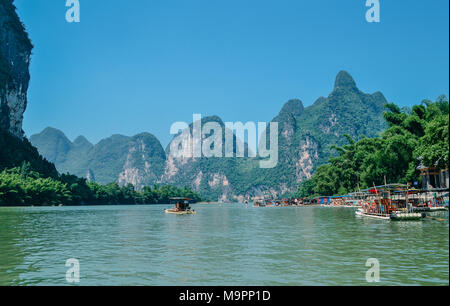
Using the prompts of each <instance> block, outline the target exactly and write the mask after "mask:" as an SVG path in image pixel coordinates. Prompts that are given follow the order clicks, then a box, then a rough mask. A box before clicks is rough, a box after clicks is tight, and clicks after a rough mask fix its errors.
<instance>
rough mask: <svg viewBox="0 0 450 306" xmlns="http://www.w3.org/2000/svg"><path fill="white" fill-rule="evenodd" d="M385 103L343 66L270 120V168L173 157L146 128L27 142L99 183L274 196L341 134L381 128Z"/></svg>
mask: <svg viewBox="0 0 450 306" xmlns="http://www.w3.org/2000/svg"><path fill="white" fill-rule="evenodd" d="M386 103H387V101H386V99H385V97H384V96H383V94H382V93H380V92H376V93H374V94H366V93H363V92H361V91H360V90H359V89H358V87H357V86H356V83H355V81H354V80H353V78H352V77H351V75H350V74H348V73H347V72H345V71H341V72H339V74H338V75H337V77H336V81H335V86H334V89H333V91H332V92H331V94H330V95H329V96H328V97H326V98H325V97H320V98H319V99H317V101H316V102H315V103H314V104H312V105H311V106H309V107H306V108H305V107H304V106H303V103H302V102H301V101H300V100H290V101H288V102H287V103H286V104H285V105H284V106H283V107H282V109H281V111H280V113H279V114H278V115H277V116H276V117H275V118H274V119H273V120H272V121H273V122H278V124H279V140H278V141H279V162H278V165H277V166H276V167H275V168H272V169H261V168H259V163H258V158H249V157H245V158H204V157H203V158H193V157H191V158H183V159H175V158H173V157H172V156H171V155H170V154H169V151H170V150H169V148H170V144H169V146H168V148H167V149H166V150H164V149H163V148H162V146H161V143H160V142H159V141H158V139H157V138H156V137H155V136H153V135H151V134H149V133H142V134H139V135H136V136H133V137H127V136H122V135H113V136H111V137H109V138H106V139H103V140H102V141H100V142H99V143H98V144H96V145H93V144H91V143H90V142H89V141H88V140H87V139H86V138H85V137H83V136H79V137H78V138H76V139H75V140H74V141H73V142H71V141H70V140H69V139H68V138H67V137H66V136H65V135H64V133H63V132H61V131H59V130H56V129H54V128H46V129H45V130H44V131H42V132H41V133H39V134H36V135H33V136H31V137H30V141H31V143H32V144H33V145H34V146H36V147H37V148H38V150H39V152H40V153H41V154H42V155H43V156H44V157H45V158H46V159H47V160H48V161H50V162H53V163H54V164H55V165H56V167H57V169H58V171H60V172H63V173H66V172H69V173H71V174H75V175H78V176H82V177H87V178H88V179H90V180H95V181H97V182H99V183H102V184H104V183H109V182H113V181H115V182H118V183H119V184H127V183H132V184H133V185H135V186H136V187H138V188H141V187H143V186H145V185H153V184H173V185H177V186H180V187H184V186H189V187H191V188H193V189H194V190H195V191H198V192H200V193H202V194H203V195H204V196H206V197H209V198H210V199H213V200H217V199H221V200H224V201H230V200H243V199H244V198H247V197H251V196H260V195H270V196H274V197H275V196H280V195H282V194H285V193H289V192H293V191H296V190H297V188H298V186H299V185H300V183H301V182H302V181H304V180H305V179H308V178H310V177H311V175H312V174H313V172H314V170H315V169H316V167H317V166H318V165H320V164H323V163H326V162H327V160H328V158H329V157H330V156H332V154H333V151H332V150H331V146H332V145H341V144H343V143H345V141H346V139H345V137H343V135H344V134H349V135H350V136H351V137H353V138H355V139H358V138H360V137H362V136H367V137H373V136H376V135H377V134H379V132H381V131H382V130H384V128H385V123H384V120H383V115H382V114H383V108H384V105H385V104H386ZM211 121H215V122H217V123H219V125H221V126H222V127H224V123H223V121H222V120H221V119H220V118H219V117H217V116H211V117H206V118H203V119H202V124H205V123H207V122H211ZM190 128H192V125H191V127H190ZM223 131H225V129H223ZM235 141H236V140H235Z"/></svg>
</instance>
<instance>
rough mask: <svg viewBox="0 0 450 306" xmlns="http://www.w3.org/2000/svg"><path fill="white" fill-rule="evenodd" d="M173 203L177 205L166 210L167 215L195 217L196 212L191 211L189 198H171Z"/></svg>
mask: <svg viewBox="0 0 450 306" xmlns="http://www.w3.org/2000/svg"><path fill="white" fill-rule="evenodd" d="M170 201H171V202H174V203H175V206H174V207H173V208H168V209H166V210H164V211H165V212H166V214H174V215H194V214H196V211H195V210H193V209H192V210H191V206H190V205H189V201H190V199H188V198H171V199H170Z"/></svg>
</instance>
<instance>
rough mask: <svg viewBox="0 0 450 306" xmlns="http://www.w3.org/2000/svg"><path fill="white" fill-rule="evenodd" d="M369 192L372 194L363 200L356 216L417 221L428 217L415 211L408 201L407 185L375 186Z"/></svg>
mask: <svg viewBox="0 0 450 306" xmlns="http://www.w3.org/2000/svg"><path fill="white" fill-rule="evenodd" d="M367 192H368V193H369V194H371V195H372V196H370V197H367V199H366V200H364V201H363V203H362V207H361V208H358V209H357V210H356V212H355V215H356V216H362V217H369V218H374V219H382V220H394V221H411V220H416V221H417V220H422V219H423V218H425V217H426V215H425V214H424V213H420V212H415V211H413V209H412V205H411V204H410V203H409V202H408V194H409V191H408V186H407V185H401V184H390V185H383V186H374V188H370V189H367Z"/></svg>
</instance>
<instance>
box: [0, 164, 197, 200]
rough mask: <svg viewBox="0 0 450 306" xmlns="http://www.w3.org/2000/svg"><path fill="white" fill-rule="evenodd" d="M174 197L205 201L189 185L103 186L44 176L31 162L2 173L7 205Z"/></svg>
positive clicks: (0, 192)
mask: <svg viewBox="0 0 450 306" xmlns="http://www.w3.org/2000/svg"><path fill="white" fill-rule="evenodd" d="M171 197H186V198H190V199H192V201H193V202H198V201H200V200H201V198H200V196H199V195H198V194H196V193H195V192H193V191H192V190H190V189H188V188H176V187H173V186H153V187H144V189H143V190H142V191H136V190H135V188H134V186H133V185H131V184H129V185H127V186H119V185H118V184H117V183H111V184H107V185H99V184H97V183H92V182H87V181H86V179H84V178H79V177H76V176H74V175H67V174H63V175H61V176H59V177H58V178H57V179H55V178H51V177H42V176H41V174H39V173H38V172H35V171H33V170H31V164H30V163H29V162H24V163H23V164H22V166H21V167H16V168H12V169H7V170H3V171H2V172H0V205H4V206H25V205H26V206H28V205H34V206H47V205H59V204H64V205H81V204H84V205H106V204H162V203H168V201H169V198H171Z"/></svg>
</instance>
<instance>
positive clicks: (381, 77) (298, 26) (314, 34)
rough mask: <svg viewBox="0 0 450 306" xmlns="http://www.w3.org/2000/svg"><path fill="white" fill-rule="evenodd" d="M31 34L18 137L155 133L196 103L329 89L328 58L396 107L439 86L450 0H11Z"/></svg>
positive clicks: (267, 116) (231, 109) (228, 111)
mask: <svg viewBox="0 0 450 306" xmlns="http://www.w3.org/2000/svg"><path fill="white" fill-rule="evenodd" d="M15 3H16V6H17V7H18V13H19V15H20V17H21V18H22V21H23V22H24V23H25V25H26V27H27V30H28V32H29V34H30V36H31V39H32V41H33V43H34V45H35V48H34V50H33V57H32V63H31V83H30V90H29V105H28V108H27V111H26V113H25V119H24V130H25V132H26V134H27V135H28V136H30V135H32V134H34V133H37V132H40V131H41V130H42V129H44V128H45V127H47V126H52V127H55V128H58V129H61V130H62V131H64V132H65V133H66V135H67V136H68V137H69V138H70V139H72V140H73V139H74V138H75V137H76V136H78V135H84V136H86V137H87V138H88V139H89V140H90V141H92V142H94V143H95V142H97V141H99V140H100V139H101V138H104V137H108V136H110V135H111V134H116V133H119V134H124V135H134V134H137V133H140V132H143V131H146V132H150V133H152V134H154V135H156V136H157V137H158V138H159V139H160V140H161V142H162V143H163V145H164V146H165V145H166V144H167V143H168V142H169V140H170V139H171V135H170V134H169V128H170V126H171V124H172V123H173V122H175V121H186V122H190V121H191V120H192V114H193V113H201V114H202V115H205V116H206V115H218V116H220V117H221V118H222V119H223V120H224V121H243V122H246V121H250V120H251V121H270V120H271V119H272V118H273V117H274V116H275V115H276V114H277V113H278V112H279V110H280V109H281V107H282V105H283V104H284V102H286V101H287V100H288V99H291V98H299V99H301V100H302V101H303V103H304V104H305V106H308V105H311V104H312V103H313V102H314V101H315V100H316V99H317V98H318V97H320V96H326V95H328V94H329V93H330V91H331V90H332V87H333V83H334V78H335V76H336V74H337V73H338V71H339V70H347V71H348V72H350V73H351V74H352V76H353V77H354V78H355V80H356V82H357V84H358V86H359V88H360V89H361V90H363V91H366V92H370V93H372V92H375V91H378V90H380V91H382V92H383V93H384V95H385V96H386V98H387V99H388V100H389V101H391V102H395V103H398V104H400V105H412V104H416V103H420V102H421V100H422V99H425V98H428V99H435V98H436V97H437V96H439V95H440V94H448V92H449V89H448V86H449V85H448V84H449V38H448V37H449V15H448V11H449V7H448V6H449V2H448V0H433V1H421V0H420V1H419V0H415V1H413V0H408V1H407V0H384V1H383V0H380V3H381V23H368V22H366V20H365V12H366V10H367V8H366V7H365V0H342V1H336V0H314V1H313V0H308V1H304V0H258V1H256V0H226V1H225V0H133V1H119V0H80V4H81V22H80V23H78V24H75V23H71V24H69V23H67V22H66V20H65V13H66V10H67V8H66V7H65V0H44V1H42V0H16V1H15Z"/></svg>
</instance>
